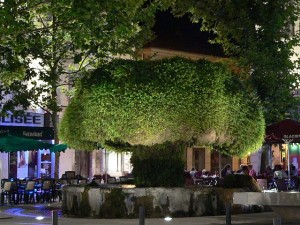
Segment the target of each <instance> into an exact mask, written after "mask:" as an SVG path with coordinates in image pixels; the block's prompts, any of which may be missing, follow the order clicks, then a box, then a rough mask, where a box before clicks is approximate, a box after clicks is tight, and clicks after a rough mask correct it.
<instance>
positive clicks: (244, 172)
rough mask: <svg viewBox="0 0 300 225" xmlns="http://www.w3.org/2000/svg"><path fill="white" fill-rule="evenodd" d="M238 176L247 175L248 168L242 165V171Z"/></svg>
mask: <svg viewBox="0 0 300 225" xmlns="http://www.w3.org/2000/svg"><path fill="white" fill-rule="evenodd" d="M240 174H244V175H249V169H248V166H246V165H244V166H243V167H242V171H241V172H240Z"/></svg>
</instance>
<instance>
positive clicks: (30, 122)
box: [0, 112, 44, 127]
mask: <svg viewBox="0 0 300 225" xmlns="http://www.w3.org/2000/svg"><path fill="white" fill-rule="evenodd" d="M0 125H2V126H24V127H25V126H26V127H43V126H44V114H41V113H31V112H25V113H24V115H18V116H14V115H13V114H9V115H7V116H1V117H0Z"/></svg>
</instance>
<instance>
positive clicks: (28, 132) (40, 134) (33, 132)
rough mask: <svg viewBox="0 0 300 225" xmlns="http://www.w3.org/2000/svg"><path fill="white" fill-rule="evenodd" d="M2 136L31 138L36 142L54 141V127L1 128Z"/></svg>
mask: <svg viewBox="0 0 300 225" xmlns="http://www.w3.org/2000/svg"><path fill="white" fill-rule="evenodd" d="M1 134H11V135H18V136H20V137H25V138H31V139H36V140H53V139H54V129H53V127H13V126H0V135H1Z"/></svg>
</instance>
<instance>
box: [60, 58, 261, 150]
mask: <svg viewBox="0 0 300 225" xmlns="http://www.w3.org/2000/svg"><path fill="white" fill-rule="evenodd" d="M264 129H265V123H264V118H263V113H262V108H261V106H260V104H259V103H258V101H257V97H256V96H255V94H253V93H251V92H249V91H248V90H247V89H246V88H245V86H244V85H243V84H242V82H241V81H239V79H238V78H237V77H236V76H235V74H233V73H232V72H231V70H230V69H228V66H227V65H226V64H225V63H212V62H209V61H205V60H200V61H191V60H187V59H183V58H173V59H164V60H158V61H130V60H113V61H112V62H111V63H110V64H108V65H106V66H103V67H100V68H99V69H97V70H95V71H94V72H93V73H92V74H91V75H90V76H89V77H88V78H86V79H83V80H82V81H81V82H80V83H79V85H78V86H77V92H76V94H75V96H74V97H73V99H72V101H71V103H70V105H69V107H68V108H67V110H66V112H65V114H64V117H63V119H62V121H61V124H60V138H61V139H62V140H63V141H64V142H66V143H67V144H69V145H70V146H71V147H74V148H78V149H93V148H95V145H93V143H99V144H101V145H102V146H103V145H104V146H105V145H107V144H108V143H114V142H118V141H121V142H124V143H129V144H130V145H148V146H151V145H153V144H157V143H158V144H161V143H164V142H166V141H171V142H175V141H185V142H191V143H193V144H201V145H202V144H203V145H215V146H220V147H222V149H223V150H224V151H225V152H226V153H228V154H232V155H243V154H246V153H248V152H249V151H255V150H257V148H258V147H259V146H260V145H261V143H262V141H263V136H264Z"/></svg>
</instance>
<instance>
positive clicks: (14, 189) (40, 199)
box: [1, 178, 60, 205]
mask: <svg viewBox="0 0 300 225" xmlns="http://www.w3.org/2000/svg"><path fill="white" fill-rule="evenodd" d="M59 188H60V184H59V183H58V182H56V181H55V179H52V178H45V179H42V178H40V179H2V180H1V189H2V190H1V205H4V204H9V205H13V204H29V203H44V202H53V201H56V199H57V197H58V195H59Z"/></svg>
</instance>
